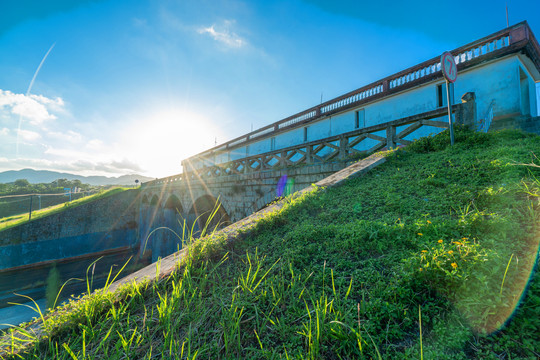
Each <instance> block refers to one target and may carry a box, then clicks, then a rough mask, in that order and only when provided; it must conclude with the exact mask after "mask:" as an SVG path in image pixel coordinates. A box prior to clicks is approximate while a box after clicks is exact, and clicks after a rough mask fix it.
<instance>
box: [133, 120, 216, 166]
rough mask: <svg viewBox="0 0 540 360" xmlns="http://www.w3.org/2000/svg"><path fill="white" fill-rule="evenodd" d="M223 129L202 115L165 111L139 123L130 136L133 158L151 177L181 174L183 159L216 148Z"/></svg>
mask: <svg viewBox="0 0 540 360" xmlns="http://www.w3.org/2000/svg"><path fill="white" fill-rule="evenodd" d="M217 138H221V139H222V138H223V137H222V136H221V132H220V130H219V128H218V127H217V126H216V125H215V124H214V123H213V122H211V121H210V120H209V119H208V118H207V117H205V116H204V115H201V114H200V113H196V112H191V111H188V110H182V109H161V110H158V111H156V112H154V113H152V114H150V115H148V116H144V117H142V118H141V120H139V121H137V122H136V123H135V124H134V125H133V126H132V127H131V129H130V130H129V131H128V132H127V133H126V138H125V141H126V142H127V143H128V144H127V145H128V148H130V149H132V155H135V156H136V159H135V160H136V161H137V162H138V163H139V164H140V165H141V167H143V169H144V170H145V171H146V172H147V173H148V174H149V176H156V177H163V176H168V175H173V174H177V173H180V172H181V161H182V159H184V158H186V157H189V156H191V155H194V154H196V153H198V152H201V151H203V150H205V149H208V148H209V147H212V146H214V144H215V141H216V139H217Z"/></svg>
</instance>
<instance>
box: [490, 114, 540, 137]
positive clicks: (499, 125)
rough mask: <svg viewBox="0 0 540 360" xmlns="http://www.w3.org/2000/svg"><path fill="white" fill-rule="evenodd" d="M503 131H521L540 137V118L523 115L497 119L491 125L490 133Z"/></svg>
mask: <svg viewBox="0 0 540 360" xmlns="http://www.w3.org/2000/svg"><path fill="white" fill-rule="evenodd" d="M502 129H521V130H523V131H525V132H530V133H534V134H538V135H540V116H535V117H531V116H530V115H521V116H513V117H509V118H505V119H497V120H494V121H493V122H492V123H491V126H490V128H489V131H497V130H502Z"/></svg>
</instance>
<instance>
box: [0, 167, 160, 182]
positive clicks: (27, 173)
mask: <svg viewBox="0 0 540 360" xmlns="http://www.w3.org/2000/svg"><path fill="white" fill-rule="evenodd" d="M18 179H26V180H28V181H29V182H30V183H32V184H37V183H50V182H53V181H54V180H57V179H67V180H80V181H81V182H82V183H83V184H90V185H135V180H139V181H140V182H147V181H150V180H154V178H150V177H147V176H142V175H135V174H131V175H122V176H120V177H107V176H81V175H75V174H69V173H61V172H56V171H49V170H33V169H22V170H10V171H4V172H0V183H10V182H14V181H15V180H18Z"/></svg>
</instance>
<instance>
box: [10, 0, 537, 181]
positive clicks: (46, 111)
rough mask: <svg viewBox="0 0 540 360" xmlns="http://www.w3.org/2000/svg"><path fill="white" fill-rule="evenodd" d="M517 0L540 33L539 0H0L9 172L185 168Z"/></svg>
mask: <svg viewBox="0 0 540 360" xmlns="http://www.w3.org/2000/svg"><path fill="white" fill-rule="evenodd" d="M506 3H508V9H509V20H510V24H511V25H512V24H515V23H517V22H520V21H522V20H527V21H528V22H529V25H530V26H531V28H532V30H533V32H534V33H535V34H536V36H537V38H538V37H540V16H539V15H538V14H540V1H536V0H534V1H533V0H527V1H525V0H517V1H507V2H506V1H500V0H495V1H474V2H471V1H453V2H451V3H450V4H448V5H447V4H444V3H443V2H422V1H382V0H381V1H375V2H374V1H353V0H349V1H345V0H343V1H339V0H337V1H322V0H305V1H300V0H297V1H294V0H293V1H228V0H214V1H206V0H201V1H180V0H177V1H173V0H160V1H157V0H80V1H73V0H49V1H38V0H35V1H31V0H2V1H1V2H0V171H5V170H18V169H22V168H34V169H47V170H57V171H66V172H72V173H78V174H81V175H109V176H112V175H114V176H116V175H121V174H126V173H140V174H144V175H148V176H152V177H162V176H167V175H172V174H176V173H179V172H180V171H181V167H180V161H181V160H182V159H183V158H185V157H188V156H190V155H193V154H195V153H197V152H200V151H202V150H205V149H206V148H208V147H211V146H213V145H214V143H215V142H216V141H217V142H218V143H220V142H224V141H227V140H229V139H231V138H233V137H236V136H239V135H241V134H243V133H246V132H248V131H250V130H251V129H252V128H253V129H256V128H259V127H262V126H264V125H267V124H268V123H271V122H274V121H277V120H280V119H282V118H284V117H286V116H289V115H292V114H294V113H296V112H298V111H301V110H303V109H305V108H308V107H311V106H313V105H315V104H317V103H319V102H320V99H321V94H322V97H323V100H328V99H330V98H333V97H336V96H339V95H341V94H343V93H345V92H348V91H351V90H354V89H356V88H358V87H361V86H363V85H366V84H368V83H370V82H372V81H376V80H378V79H380V78H382V77H385V76H387V75H390V74H392V73H395V72H397V71H399V70H402V69H404V68H406V67H409V66H412V65H415V64H416V63H418V62H421V61H424V60H427V59H429V58H432V57H434V56H437V55H439V54H441V53H442V52H443V51H445V50H451V49H454V48H456V47H458V46H461V45H463V44H465V43H467V42H471V41H474V40H476V39H478V38H480V37H483V36H486V35H488V34H490V33H492V32H495V31H497V30H500V29H502V28H504V27H505V26H506V15H505V5H506ZM51 48H52V49H51ZM49 50H50V52H49V54H48V56H47V57H46V58H45V60H44V61H43V63H42V64H41V65H42V66H41V68H40V70H39V72H38V73H37V75H36V70H37V69H38V67H39V65H40V63H41V62H42V60H43V59H44V57H45V54H47V52H48V51H49ZM34 75H36V76H35V80H34V81H33V83H32V86H31V88H30V89H29V87H30V85H31V82H32V79H33V77H34ZM29 90H30V91H29Z"/></svg>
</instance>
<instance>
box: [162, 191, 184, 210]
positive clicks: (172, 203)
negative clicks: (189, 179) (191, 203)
mask: <svg viewBox="0 0 540 360" xmlns="http://www.w3.org/2000/svg"><path fill="white" fill-rule="evenodd" d="M163 208H164V209H167V210H174V211H175V212H177V213H180V214H181V213H182V212H183V211H184V210H183V209H182V204H181V203H180V200H179V199H178V197H177V196H176V195H171V196H169V198H168V199H167V201H166V202H165V205H163Z"/></svg>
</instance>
